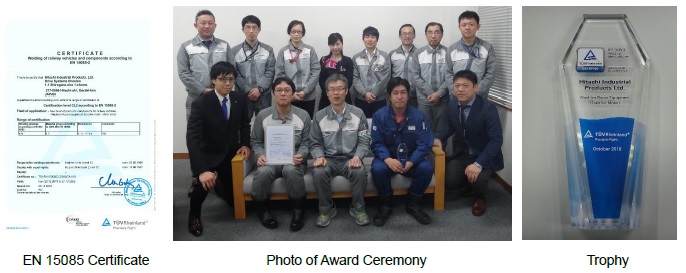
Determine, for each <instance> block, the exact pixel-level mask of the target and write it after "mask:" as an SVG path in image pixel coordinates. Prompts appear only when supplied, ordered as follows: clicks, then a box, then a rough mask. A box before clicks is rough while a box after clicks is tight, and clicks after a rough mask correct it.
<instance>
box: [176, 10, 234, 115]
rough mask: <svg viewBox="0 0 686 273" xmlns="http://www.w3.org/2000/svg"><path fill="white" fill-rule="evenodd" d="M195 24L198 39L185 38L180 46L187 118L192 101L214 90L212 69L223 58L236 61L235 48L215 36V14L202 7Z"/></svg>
mask: <svg viewBox="0 0 686 273" xmlns="http://www.w3.org/2000/svg"><path fill="white" fill-rule="evenodd" d="M193 26H194V27H195V28H196V29H197V30H198V35H196V36H195V38H193V39H190V40H188V41H185V42H183V43H182V44H181V47H179V52H178V54H177V55H176V63H177V66H178V70H179V78H180V79H181V81H182V82H183V85H185V86H186V92H188V97H187V98H186V121H188V118H189V117H190V114H191V104H192V103H193V101H194V100H195V99H197V98H198V97H199V96H200V95H202V94H205V93H210V92H212V90H214V87H213V85H212V81H210V68H211V67H212V66H213V65H214V64H216V63H218V62H221V61H224V62H228V63H233V60H232V58H231V57H230V55H229V50H230V49H231V47H230V46H229V43H227V42H226V41H224V40H222V39H219V38H217V37H214V30H215V29H216V28H217V24H216V23H215V20H214V14H212V12H210V11H209V10H201V11H199V12H198V13H197V14H196V15H195V23H193Z"/></svg>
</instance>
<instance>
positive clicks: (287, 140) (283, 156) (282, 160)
mask: <svg viewBox="0 0 686 273" xmlns="http://www.w3.org/2000/svg"><path fill="white" fill-rule="evenodd" d="M294 133H295V131H294V130H293V124H274V125H267V129H266V130H265V132H264V140H265V147H264V148H265V156H266V157H267V164H268V165H285V164H293V154H294V151H293V149H295V148H294V146H295V144H294V143H295V140H294V136H293V135H294Z"/></svg>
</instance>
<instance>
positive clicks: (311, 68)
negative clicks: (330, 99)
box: [275, 20, 320, 117]
mask: <svg viewBox="0 0 686 273" xmlns="http://www.w3.org/2000/svg"><path fill="white" fill-rule="evenodd" d="M287 32H288V35H290V40H289V43H288V45H287V46H285V47H283V48H281V50H279V53H278V55H277V57H276V69H275V74H276V75H275V78H279V77H288V78H289V79H291V80H293V82H294V83H295V89H296V90H295V92H294V93H293V101H292V102H291V104H292V105H295V106H296V107H298V108H301V109H303V110H305V111H307V113H309V114H310V117H312V116H313V114H314V103H315V99H316V98H317V94H316V92H315V91H316V89H317V88H316V87H317V78H318V77H319V70H320V66H319V62H318V59H319V58H318V57H317V53H316V52H315V51H314V48H313V47H311V46H309V45H306V44H305V43H303V41H302V39H303V37H305V23H303V22H302V21H298V20H293V21H291V22H290V23H289V24H288V29H287Z"/></svg>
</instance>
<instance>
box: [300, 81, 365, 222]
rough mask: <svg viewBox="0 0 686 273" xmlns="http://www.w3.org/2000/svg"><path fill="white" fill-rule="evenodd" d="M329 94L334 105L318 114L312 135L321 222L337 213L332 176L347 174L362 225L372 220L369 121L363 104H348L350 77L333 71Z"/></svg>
mask: <svg viewBox="0 0 686 273" xmlns="http://www.w3.org/2000/svg"><path fill="white" fill-rule="evenodd" d="M326 95H327V97H328V99H329V101H330V102H331V105H330V106H328V107H326V108H324V109H322V110H319V112H317V114H315V116H314V122H313V123H312V131H311V133H310V139H311V140H312V151H311V152H312V157H313V158H314V159H315V160H314V174H313V177H314V188H315V189H316V190H317V195H318V196H319V218H317V222H316V224H317V226H319V227H326V226H328V225H329V223H331V218H333V217H334V216H336V206H335V204H334V202H333V199H331V180H332V179H333V178H334V177H336V176H338V175H341V176H344V177H345V178H347V179H348V180H349V181H350V183H351V184H352V189H351V193H352V204H351V206H350V216H352V217H353V218H355V223H357V224H358V225H360V226H364V225H368V224H369V217H368V216H367V212H366V211H365V206H364V191H365V189H366V188H367V171H366V170H365V169H364V164H363V163H362V159H363V158H364V157H365V156H366V155H367V153H369V141H370V139H371V138H370V136H369V130H368V128H369V125H368V124H367V117H366V116H365V115H364V113H363V112H362V110H361V109H360V108H357V107H355V106H352V105H350V104H347V103H346V102H345V98H346V96H347V95H348V79H347V78H346V77H345V76H343V75H341V74H333V75H331V76H329V78H328V79H327V80H326Z"/></svg>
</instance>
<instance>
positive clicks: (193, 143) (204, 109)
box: [186, 62, 250, 236]
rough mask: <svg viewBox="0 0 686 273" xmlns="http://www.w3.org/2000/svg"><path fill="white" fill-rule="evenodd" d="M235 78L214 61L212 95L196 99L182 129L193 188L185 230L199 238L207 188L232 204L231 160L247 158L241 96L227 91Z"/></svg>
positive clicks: (244, 108) (246, 127)
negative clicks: (236, 156)
mask: <svg viewBox="0 0 686 273" xmlns="http://www.w3.org/2000/svg"><path fill="white" fill-rule="evenodd" d="M237 75H238V73H237V71H236V68H235V67H234V66H233V65H231V64H229V63H227V62H218V63H216V64H215V65H213V66H212V68H211V69H210V79H211V80H212V84H213V85H214V86H215V88H214V92H209V93H206V94H203V95H202V96H200V97H199V98H198V99H197V100H195V101H194V102H193V104H192V105H191V115H190V118H189V119H188V128H187V130H186V146H187V147H188V152H189V154H190V160H191V170H192V172H193V185H192V190H191V191H190V193H189V195H190V197H191V212H190V215H189V217H188V231H189V232H190V233H191V234H193V235H195V236H200V235H201V234H202V231H203V227H202V222H200V212H201V207H202V203H203V201H205V197H207V193H208V192H209V191H210V190H211V189H215V191H216V192H217V195H219V197H220V198H222V199H224V200H225V201H226V202H228V203H229V204H230V205H233V186H232V183H231V181H232V180H231V177H232V176H231V159H232V158H233V157H234V156H235V155H236V154H240V155H243V156H244V157H246V158H247V157H248V156H249V155H250V117H249V116H248V108H247V103H246V101H245V98H244V96H241V95H240V94H238V93H236V92H231V90H232V89H233V87H234V83H235V81H236V76H237Z"/></svg>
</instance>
